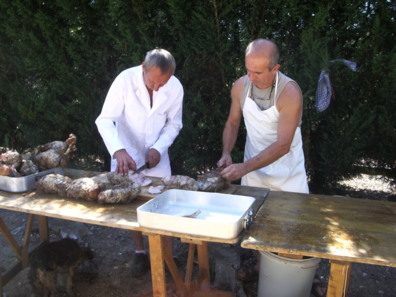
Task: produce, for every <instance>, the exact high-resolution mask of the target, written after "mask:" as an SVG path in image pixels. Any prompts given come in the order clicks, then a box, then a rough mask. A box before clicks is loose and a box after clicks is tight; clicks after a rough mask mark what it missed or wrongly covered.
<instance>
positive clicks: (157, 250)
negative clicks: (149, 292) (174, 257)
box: [147, 233, 166, 297]
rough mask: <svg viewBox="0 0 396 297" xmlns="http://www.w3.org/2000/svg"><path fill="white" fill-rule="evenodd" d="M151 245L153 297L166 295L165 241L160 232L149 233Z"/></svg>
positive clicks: (164, 296)
mask: <svg viewBox="0 0 396 297" xmlns="http://www.w3.org/2000/svg"><path fill="white" fill-rule="evenodd" d="M147 236H148V240H149V246H150V263H151V278H152V280H151V281H152V285H153V297H166V283H165V264H164V243H163V237H162V236H161V235H159V234H152V233H150V234H147Z"/></svg>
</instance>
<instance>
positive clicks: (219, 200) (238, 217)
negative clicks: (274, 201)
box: [137, 189, 255, 239]
mask: <svg viewBox="0 0 396 297" xmlns="http://www.w3.org/2000/svg"><path fill="white" fill-rule="evenodd" d="M254 201H255V199H254V198H253V197H249V196H241V195H231V194H222V193H209V192H198V191H187V190H178V189H171V190H167V191H166V192H164V193H162V194H160V195H158V196H157V197H155V198H154V199H152V200H150V201H148V202H146V203H145V204H143V205H141V206H140V207H138V208H137V220H138V223H139V225H140V226H142V227H147V228H153V229H159V230H165V231H171V232H177V233H183V234H189V235H199V236H205V237H213V238H223V239H234V238H236V237H237V236H238V235H239V233H240V232H241V231H242V229H243V228H245V227H246V223H247V222H249V221H251V220H252V218H251V216H252V212H251V211H250V210H251V207H252V204H253V202H254Z"/></svg>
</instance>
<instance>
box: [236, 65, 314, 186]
mask: <svg viewBox="0 0 396 297" xmlns="http://www.w3.org/2000/svg"><path fill="white" fill-rule="evenodd" d="M280 81H281V82H280ZM288 82H294V81H293V80H292V79H290V78H288V77H287V76H285V75H284V74H282V73H280V72H279V71H278V74H277V77H276V83H275V92H274V94H273V96H274V98H275V99H274V105H273V106H271V107H269V108H268V109H266V110H261V109H260V108H259V107H258V105H257V104H256V103H255V102H254V101H253V99H252V98H250V93H249V92H248V94H247V96H246V99H245V102H244V104H243V107H242V112H243V117H244V121H245V126H246V129H247V137H246V144H245V154H244V161H246V160H249V159H251V158H253V157H254V156H256V155H258V154H259V153H260V152H261V151H263V150H264V149H265V148H267V147H268V146H269V145H271V144H272V143H274V142H275V141H276V140H277V128H278V121H279V111H278V109H277V108H276V102H277V100H278V97H279V95H280V94H281V93H282V90H283V88H284V87H285V86H286V84H287V83H288ZM242 185H247V186H256V187H265V188H269V189H271V190H274V191H287V192H298V193H308V192H309V190H308V183H307V176H306V172H305V165H304V153H303V148H302V137H301V129H300V127H297V129H296V131H295V133H294V137H293V141H292V144H291V147H290V151H289V152H288V153H287V154H286V155H284V156H282V157H281V158H279V159H278V160H276V161H275V162H273V163H272V164H269V165H268V166H265V167H262V168H260V169H258V170H255V171H252V172H250V173H248V174H247V175H245V176H244V177H242Z"/></svg>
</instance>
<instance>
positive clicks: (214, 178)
mask: <svg viewBox="0 0 396 297" xmlns="http://www.w3.org/2000/svg"><path fill="white" fill-rule="evenodd" d="M197 186H198V191H203V192H218V191H221V190H224V189H227V188H228V187H229V186H230V182H229V181H228V180H226V179H225V178H223V177H222V176H221V174H220V171H219V170H212V171H209V172H207V173H205V174H203V175H198V180H197Z"/></svg>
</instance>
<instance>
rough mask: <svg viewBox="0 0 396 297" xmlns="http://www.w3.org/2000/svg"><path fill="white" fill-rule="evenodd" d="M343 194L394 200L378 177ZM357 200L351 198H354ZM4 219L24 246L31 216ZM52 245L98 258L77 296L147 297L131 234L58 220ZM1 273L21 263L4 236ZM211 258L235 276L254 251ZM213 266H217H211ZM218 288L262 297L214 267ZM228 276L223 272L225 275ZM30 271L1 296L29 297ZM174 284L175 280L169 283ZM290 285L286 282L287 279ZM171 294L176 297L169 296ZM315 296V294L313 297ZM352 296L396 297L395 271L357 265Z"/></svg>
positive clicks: (225, 251)
mask: <svg viewBox="0 0 396 297" xmlns="http://www.w3.org/2000/svg"><path fill="white" fill-rule="evenodd" d="M340 189H343V191H344V192H343V195H349V196H351V197H361V198H369V199H378V200H393V201H394V198H395V189H394V188H392V187H391V186H390V185H388V184H386V183H384V182H382V181H379V180H377V179H375V178H370V177H368V176H364V178H360V179H354V180H352V181H346V182H345V183H343V184H340ZM351 199H352V198H351ZM0 217H1V218H2V219H3V220H4V222H5V223H6V225H7V226H8V228H9V230H10V231H11V233H12V234H13V235H14V236H15V237H16V238H17V240H18V242H19V243H21V242H22V238H23V234H24V228H25V225H26V219H27V216H26V214H22V213H17V212H11V211H7V210H0ZM49 226H50V240H51V241H54V240H57V239H60V238H62V236H71V237H76V238H77V239H78V241H79V242H80V243H81V244H83V245H86V244H87V245H88V246H89V247H90V248H91V249H92V250H93V252H94V254H95V256H94V258H93V259H92V260H91V261H87V262H84V263H83V265H81V267H80V268H79V270H78V273H77V275H76V278H75V282H74V285H75V291H76V293H77V296H80V297H102V296H103V297H111V296H115V297H148V296H150V295H151V294H150V290H151V277H150V274H149V273H147V274H145V275H144V276H142V277H139V278H134V277H132V276H131V275H130V269H131V267H132V265H133V250H134V247H133V243H132V240H131V236H130V234H129V232H128V231H126V230H121V229H114V228H108V227H102V226H96V225H88V224H81V223H73V222H68V221H62V220H58V219H50V220H49ZM33 231H34V232H33V234H32V236H31V239H30V240H31V243H32V244H34V243H37V242H38V241H39V234H38V227H37V222H35V225H34V227H33ZM0 251H1V254H0V273H4V272H5V271H6V270H8V269H9V268H10V267H12V265H13V264H14V263H15V261H16V257H15V255H14V254H13V252H12V251H11V249H10V248H9V247H8V245H7V243H6V241H5V239H4V237H3V236H0ZM209 253H210V255H211V257H215V258H216V257H217V258H218V257H220V255H221V257H225V255H228V256H227V257H228V258H227V257H225V258H224V259H225V260H224V261H223V262H228V263H230V265H229V268H230V269H227V271H228V273H229V274H230V275H231V277H233V276H234V275H235V271H236V269H237V268H238V267H239V265H240V259H242V261H252V252H251V251H249V250H244V249H241V248H240V247H238V246H237V245H219V244H210V245H209ZM175 254H176V255H177V256H178V258H179V263H180V269H181V270H183V268H182V266H183V264H184V263H185V261H186V257H187V246H186V245H185V244H182V243H180V242H179V241H177V240H176V242H175ZM211 263H212V261H211ZM211 270H212V271H211V272H212V275H211V279H212V280H214V283H213V285H214V286H217V287H221V286H222V288H221V289H223V290H226V289H230V287H233V289H234V291H237V293H236V295H237V296H238V297H257V288H258V283H257V282H250V283H245V284H242V283H240V282H239V281H236V280H235V279H234V280H232V281H231V282H230V283H232V284H231V285H230V283H229V284H228V286H229V288H225V287H227V285H226V284H224V283H223V284H219V283H217V284H216V275H213V273H214V272H215V271H217V270H218V268H217V267H214V268H213V269H212V267H211ZM223 271H224V270H223ZM27 273H28V268H26V269H24V270H23V271H22V272H20V273H19V274H18V275H17V276H16V277H15V278H14V279H13V280H11V281H10V282H9V283H8V284H7V285H6V286H5V287H4V289H3V296H1V297H25V296H30V294H31V288H30V286H29V284H28V280H27ZM316 274H317V276H318V277H319V278H320V279H321V280H322V281H323V282H324V283H325V284H326V283H327V280H328V275H329V263H328V261H327V260H322V261H321V262H320V265H319V268H318V269H317V273H316ZM169 282H170V279H169ZM285 282H287V280H285ZM170 295H172V294H170ZM57 296H67V295H66V294H65V293H64V290H63V287H62V285H60V286H59V292H58V295H57ZM312 296H313V295H312ZM348 296H349V297H365V296H367V297H391V296H396V268H390V267H383V266H375V265H365V264H353V269H352V273H351V283H350V287H349V292H348Z"/></svg>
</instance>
